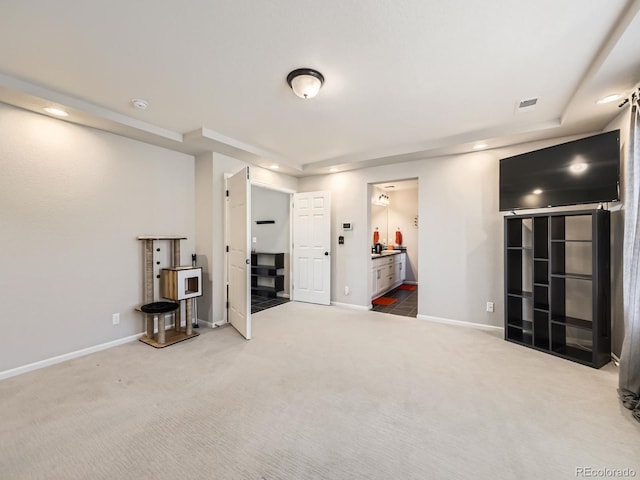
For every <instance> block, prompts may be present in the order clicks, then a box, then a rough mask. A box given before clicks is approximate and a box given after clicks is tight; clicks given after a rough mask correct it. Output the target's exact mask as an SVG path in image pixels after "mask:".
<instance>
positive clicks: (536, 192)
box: [533, 188, 542, 195]
mask: <svg viewBox="0 0 640 480" xmlns="http://www.w3.org/2000/svg"><path fill="white" fill-rule="evenodd" d="M541 193H542V189H541V188H536V189H535V190H534V191H533V194H534V195H540V194H541Z"/></svg>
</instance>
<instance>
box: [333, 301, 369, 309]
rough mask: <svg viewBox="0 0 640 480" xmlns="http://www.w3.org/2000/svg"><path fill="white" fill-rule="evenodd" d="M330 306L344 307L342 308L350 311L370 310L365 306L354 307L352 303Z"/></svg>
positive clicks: (338, 303) (334, 303)
mask: <svg viewBox="0 0 640 480" xmlns="http://www.w3.org/2000/svg"><path fill="white" fill-rule="evenodd" d="M331 305H333V306H334V307H344V308H351V309H352V310H365V311H367V310H371V308H372V307H371V305H369V306H368V307H367V306H366V305H354V304H352V303H340V302H331Z"/></svg>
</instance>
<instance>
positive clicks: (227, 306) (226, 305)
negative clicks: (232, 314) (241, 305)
mask: <svg viewBox="0 0 640 480" xmlns="http://www.w3.org/2000/svg"><path fill="white" fill-rule="evenodd" d="M225 307H226V308H227V310H229V302H227V303H226V304H225Z"/></svg>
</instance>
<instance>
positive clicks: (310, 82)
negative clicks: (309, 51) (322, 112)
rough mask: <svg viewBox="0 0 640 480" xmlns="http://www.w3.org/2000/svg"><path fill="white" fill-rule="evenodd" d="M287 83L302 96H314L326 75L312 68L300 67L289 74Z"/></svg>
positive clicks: (294, 91)
mask: <svg viewBox="0 0 640 480" xmlns="http://www.w3.org/2000/svg"><path fill="white" fill-rule="evenodd" d="M287 83H288V84H289V86H290V87H291V89H292V90H293V93H295V94H296V95H297V96H298V97H300V98H313V97H315V96H316V95H317V94H318V92H319V91H320V87H322V84H323V83H324V76H323V75H322V74H321V73H320V72H318V71H317V70H313V69H312V68H298V69H297V70H294V71H293V72H291V73H289V75H287Z"/></svg>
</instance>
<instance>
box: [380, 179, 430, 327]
mask: <svg viewBox="0 0 640 480" xmlns="http://www.w3.org/2000/svg"><path fill="white" fill-rule="evenodd" d="M418 194H419V182H418V179H417V178H411V179H403V180H390V181H386V182H378V183H372V184H369V185H368V198H369V202H368V210H369V218H370V234H369V247H370V248H371V262H370V275H369V278H370V279H371V281H370V297H371V304H372V305H371V308H372V310H373V311H378V312H384V313H391V314H395V315H403V316H411V317H415V316H417V313H418V256H419V229H418V204H419V201H418ZM376 247H377V248H376Z"/></svg>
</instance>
